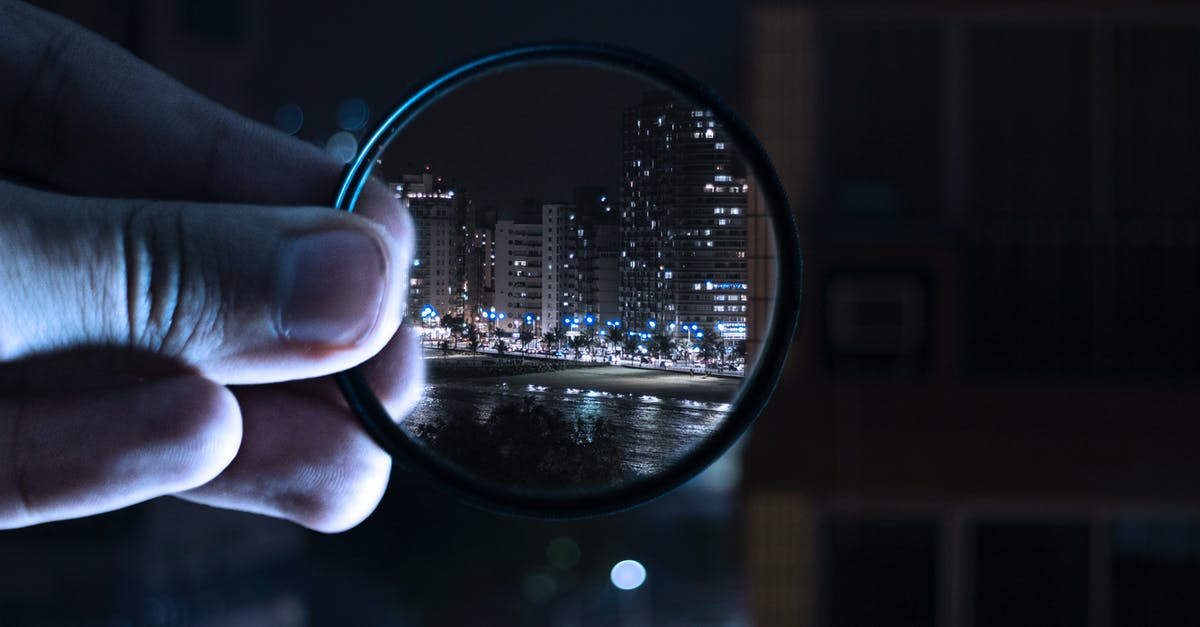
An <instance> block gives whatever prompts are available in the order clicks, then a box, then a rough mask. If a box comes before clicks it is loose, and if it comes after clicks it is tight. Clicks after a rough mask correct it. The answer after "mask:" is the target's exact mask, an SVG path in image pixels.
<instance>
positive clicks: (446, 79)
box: [334, 42, 802, 519]
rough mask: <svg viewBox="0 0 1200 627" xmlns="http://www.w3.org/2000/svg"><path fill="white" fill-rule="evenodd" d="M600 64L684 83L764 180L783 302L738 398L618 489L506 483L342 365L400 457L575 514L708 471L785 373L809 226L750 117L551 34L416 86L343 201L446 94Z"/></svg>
mask: <svg viewBox="0 0 1200 627" xmlns="http://www.w3.org/2000/svg"><path fill="white" fill-rule="evenodd" d="M547 62H552V63H553V62H560V63H576V64H584V65H597V66H601V67H605V68H609V69H615V70H618V71H622V72H624V73H626V74H631V75H633V76H637V77H640V78H643V79H646V80H649V81H651V82H656V83H659V84H661V85H662V86H664V87H666V88H668V89H670V90H672V91H674V92H675V93H676V94H678V95H679V96H682V97H684V98H688V99H691V100H692V101H694V102H695V103H697V104H699V105H700V106H702V107H704V108H706V109H709V110H711V111H712V112H713V116H714V118H716V120H718V121H719V122H720V123H721V124H722V125H723V126H724V129H725V132H726V133H728V134H729V136H730V139H731V140H732V141H733V142H735V144H736V145H737V146H738V150H739V153H740V156H741V158H742V160H743V161H744V163H745V165H746V167H747V170H748V172H749V173H751V174H752V175H753V177H754V179H755V180H756V181H757V182H758V185H759V190H758V191H759V193H761V194H762V196H763V198H764V200H765V201H766V213H767V215H768V216H769V217H770V218H771V221H772V225H773V227H774V236H775V249H776V256H777V275H776V293H775V303H774V308H773V311H772V318H771V322H770V329H769V331H768V333H767V335H766V337H765V339H764V342H763V352H762V354H761V355H760V356H759V358H758V361H757V363H756V364H755V365H754V368H753V370H752V371H751V372H747V374H746V385H745V386H744V387H743V388H742V390H741V392H740V393H739V396H738V398H737V400H736V401H735V402H734V406H733V408H732V409H731V410H730V412H729V413H728V414H727V415H726V417H725V418H724V419H723V420H722V422H721V425H720V426H718V427H717V428H716V429H715V430H714V432H713V433H712V434H711V435H710V436H709V437H708V438H707V439H705V440H704V441H703V442H702V443H701V444H699V445H698V446H696V447H695V448H694V449H692V450H691V451H690V452H688V453H687V454H686V455H684V456H683V457H682V458H680V459H679V460H678V462H677V463H675V464H673V465H672V466H671V467H670V468H669V469H667V470H665V471H663V472H662V473H659V474H656V475H653V476H650V477H643V478H638V479H634V480H630V481H628V482H624V483H621V484H620V485H618V486H616V487H614V488H610V489H588V490H583V491H579V492H566V491H563V492H557V491H556V492H547V491H537V490H528V491H523V490H519V489H512V488H505V487H501V486H498V485H495V484H491V483H488V482H486V481H482V480H479V479H477V478H473V477H472V476H471V475H469V474H468V473H466V472H465V471H463V470H462V469H460V468H458V467H456V466H455V465H453V464H451V463H449V462H447V461H445V460H443V459H441V458H440V457H439V456H437V455H435V454H433V453H432V452H430V451H429V450H428V449H427V448H426V447H425V446H423V445H421V444H419V443H417V442H415V441H414V440H413V439H412V438H411V437H410V436H409V435H408V434H407V433H406V432H405V431H404V429H403V428H402V427H401V426H400V425H399V424H398V423H397V422H396V421H395V420H393V419H392V417H391V416H390V415H389V414H388V412H387V410H386V409H385V408H384V407H383V405H382V403H380V402H379V399H378V397H377V396H376V395H375V393H374V392H373V391H372V390H371V388H370V385H368V383H367V381H366V378H365V376H364V375H363V373H362V370H361V368H360V367H354V368H351V369H349V370H346V371H344V372H340V373H338V374H336V375H335V379H336V381H337V384H338V388H339V389H340V390H341V392H342V395H343V396H344V397H345V399H346V402H347V403H348V404H349V406H350V409H351V411H353V412H354V414H355V415H356V416H358V418H359V420H360V421H361V422H362V424H363V426H364V428H365V429H366V430H367V432H368V433H369V434H370V435H371V437H372V438H373V439H374V440H375V442H376V443H377V444H379V446H380V447H382V448H383V449H384V450H385V451H387V452H388V453H389V454H390V455H392V457H393V459H395V460H397V461H398V462H400V463H404V462H407V464H406V465H408V466H411V467H412V468H413V469H415V470H417V471H418V472H420V473H422V474H424V475H426V476H427V477H428V478H430V479H432V480H434V481H435V482H437V483H439V484H441V485H443V486H445V487H446V488H448V489H449V490H450V491H451V492H453V493H455V494H456V495H457V496H459V497H460V498H462V499H463V500H465V501H467V502H469V503H472V504H474V505H476V506H479V507H482V508H484V509H488V510H492V511H497V512H502V513H507V514H514V515H519V516H528V517H535V518H549V519H566V518H580V517H586V516H594V515H598V514H605V513H612V512H617V511H622V510H625V509H628V508H631V507H635V506H637V505H640V504H643V503H645V502H647V501H650V500H652V499H654V498H656V497H658V496H661V495H663V494H665V493H666V492H669V491H670V490H672V489H674V488H676V487H678V486H679V485H681V484H683V483H684V482H686V481H687V480H688V479H691V478H692V477H694V476H696V475H697V474H699V473H700V472H701V471H702V470H704V469H705V468H707V467H708V466H710V465H711V464H712V463H713V462H714V461H716V459H717V458H718V457H719V456H720V455H721V454H722V453H724V452H725V451H726V450H728V449H729V447H731V446H732V445H733V444H734V443H735V442H736V441H737V440H738V438H739V437H740V436H741V435H742V434H743V433H745V431H746V430H747V429H749V427H750V425H751V424H753V423H754V420H755V419H756V418H757V417H758V415H759V413H761V411H762V409H763V408H764V407H765V406H766V404H767V401H768V400H769V399H770V397H771V394H772V392H773V391H774V389H775V386H776V385H777V384H778V382H779V376H780V373H781V372H782V369H783V365H784V362H785V360H786V357H787V352H788V349H789V347H790V345H791V340H792V337H793V335H794V334H795V330H796V325H797V321H798V318H799V313H800V298H801V291H802V290H801V274H802V272H801V270H802V266H801V264H802V260H801V253H800V243H799V241H800V240H799V234H798V231H797V229H796V222H795V218H794V216H793V214H792V211H791V209H790V208H789V204H788V202H787V195H786V194H785V192H784V189H783V185H782V184H781V182H780V180H779V176H778V174H777V173H776V171H775V168H774V167H773V166H772V164H771V160H770V158H769V157H768V156H767V153H766V151H765V150H764V149H763V147H762V144H761V143H760V142H759V141H758V139H757V138H755V137H754V135H753V134H752V133H751V132H750V129H749V127H748V126H747V125H746V124H745V122H743V121H742V119H741V118H740V117H739V116H738V115H737V114H735V113H734V112H733V110H732V109H731V108H730V107H729V106H728V105H726V104H725V102H724V101H723V100H722V99H721V98H720V97H718V96H717V95H716V93H714V92H713V91H712V90H710V89H709V88H708V87H706V86H705V85H704V84H702V83H701V82H699V81H698V80H696V79H694V78H692V77H691V76H689V75H688V74H686V73H684V72H682V71H680V70H678V69H676V68H675V67H673V66H671V65H669V64H667V63H665V62H663V61H659V60H658V59H655V58H653V57H650V56H647V55H645V54H643V53H640V52H635V51H632V50H626V49H622V48H617V47H613V46H608V45H603V44H594V43H576V42H547V43H534V44H528V45H521V46H516V47H511V48H505V49H503V50H499V51H496V52H492V53H490V54H486V55H483V56H480V57H478V58H475V59H473V60H470V61H467V62H466V63H462V64H460V65H458V66H456V67H455V68H453V69H451V70H450V71H448V72H445V73H443V74H440V75H438V76H437V77H436V78H434V79H433V80H431V81H428V82H426V83H423V84H421V85H420V86H419V87H418V88H416V89H414V90H413V91H412V92H411V93H410V94H409V95H408V97H406V98H405V99H404V100H402V101H401V104H399V105H398V106H396V107H394V108H393V109H391V112H390V114H389V115H388V117H387V118H385V119H384V120H383V121H382V122H381V123H380V124H379V125H378V126H377V127H376V128H375V130H374V131H373V132H372V133H371V135H370V136H369V137H368V139H367V140H366V141H365V142H364V143H363V146H362V148H361V150H360V151H359V153H358V155H357V156H356V157H355V159H354V160H353V161H351V162H350V163H349V164H348V165H347V167H346V171H345V174H344V175H343V178H342V184H341V186H340V188H339V189H338V192H337V196H336V198H335V201H334V207H335V208H336V209H339V210H343V211H353V210H354V206H355V204H356V203H357V201H358V197H359V194H360V193H361V191H362V189H363V186H364V185H365V184H366V182H367V181H368V180H369V178H370V175H371V171H372V169H373V168H374V165H375V163H376V162H377V160H378V159H379V157H380V155H381V154H382V152H383V151H384V150H385V149H386V148H387V146H388V145H389V144H390V142H391V140H392V139H393V138H395V137H396V136H397V135H398V134H399V133H400V132H401V131H402V130H403V129H404V127H405V126H406V125H407V124H408V123H409V122H410V121H411V120H412V119H414V118H415V117H417V116H418V115H420V114H421V112H422V111H424V110H425V108H427V107H428V106H430V105H432V104H433V103H434V102H436V101H437V100H438V99H440V98H441V97H442V96H445V95H446V94H448V93H450V92H451V91H453V90H455V89H457V88H458V87H460V86H462V85H464V84H466V83H469V82H471V81H473V80H475V79H478V78H481V77H483V76H486V75H489V74H493V73H495V72H499V71H502V70H506V69H513V68H518V67H521V66H525V65H530V64H535V63H547Z"/></svg>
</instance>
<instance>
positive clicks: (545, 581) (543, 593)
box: [521, 573, 558, 605]
mask: <svg viewBox="0 0 1200 627" xmlns="http://www.w3.org/2000/svg"><path fill="white" fill-rule="evenodd" d="M521 587H522V588H523V589H524V591H525V598H526V599H529V601H530V602H531V603H536V604H538V605H542V604H544V603H546V602H547V601H549V600H550V599H552V598H553V597H554V593H556V592H558V582H557V581H555V580H554V578H553V577H551V576H550V575H547V574H545V573H530V574H528V575H526V576H525V581H524V582H523V583H522V585H521Z"/></svg>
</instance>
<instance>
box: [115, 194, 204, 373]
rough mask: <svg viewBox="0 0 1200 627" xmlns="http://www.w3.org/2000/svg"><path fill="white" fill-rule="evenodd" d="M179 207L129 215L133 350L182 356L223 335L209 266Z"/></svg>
mask: <svg viewBox="0 0 1200 627" xmlns="http://www.w3.org/2000/svg"><path fill="white" fill-rule="evenodd" d="M185 223H186V216H185V214H184V211H183V209H182V208H181V207H179V206H173V205H171V204H168V203H160V202H147V203H143V204H141V205H139V206H137V207H134V208H132V209H131V210H129V211H128V215H127V218H126V220H125V224H124V228H123V229H122V237H121V239H122V243H121V246H122V249H123V253H124V255H123V258H124V262H125V279H126V299H125V300H126V308H125V310H126V316H127V320H126V326H127V329H128V332H129V343H130V345H131V346H132V347H135V348H140V349H145V350H150V351H153V352H156V353H158V354H161V355H166V356H172V357H174V356H183V355H185V354H186V353H187V349H188V347H189V346H191V345H194V344H195V343H197V342H198V341H200V340H201V339H203V338H208V337H211V336H212V335H214V334H217V333H218V332H219V331H220V320H221V317H220V315H219V309H218V308H215V307H212V306H210V305H211V303H210V302H209V296H208V295H209V293H210V291H211V289H212V286H210V285H209V283H210V282H212V281H214V280H215V279H214V278H213V277H212V275H213V273H212V272H209V271H207V270H208V268H207V267H206V266H208V265H209V264H208V263H207V260H206V259H205V257H204V255H203V253H202V251H200V250H199V249H198V248H197V247H196V246H195V244H194V243H193V242H191V241H189V239H188V237H187V236H186V234H185Z"/></svg>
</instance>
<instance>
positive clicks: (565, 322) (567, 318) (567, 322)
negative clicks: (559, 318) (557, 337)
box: [563, 316, 571, 324]
mask: <svg viewBox="0 0 1200 627" xmlns="http://www.w3.org/2000/svg"><path fill="white" fill-rule="evenodd" d="M563 324H571V317H570V316H563Z"/></svg>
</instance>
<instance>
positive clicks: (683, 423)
mask: <svg viewBox="0 0 1200 627" xmlns="http://www.w3.org/2000/svg"><path fill="white" fill-rule="evenodd" d="M527 400H531V401H533V402H535V403H537V404H541V405H545V406H547V407H550V408H553V409H555V410H558V411H561V412H562V413H563V415H564V416H567V417H577V418H579V419H581V420H582V421H583V423H584V424H586V425H590V424H594V423H595V421H598V420H606V421H610V422H611V426H612V427H613V432H614V433H615V434H617V436H618V437H619V438H620V440H621V441H622V444H623V445H624V446H625V450H626V451H628V453H629V464H630V468H629V470H630V472H631V473H632V474H635V475H644V474H649V473H653V472H656V471H658V470H659V469H661V468H662V467H663V465H664V464H666V463H669V462H671V461H673V460H675V459H677V458H678V457H679V456H681V455H683V454H685V453H686V452H687V451H688V450H689V449H691V448H692V447H693V446H695V445H696V444H698V443H699V442H700V441H701V440H702V439H703V437H704V436H705V435H707V434H708V433H709V432H710V431H711V430H712V429H714V428H716V427H717V426H718V425H719V424H720V422H721V420H722V418H724V416H725V414H726V413H727V412H728V411H729V409H730V404H729V403H711V402H704V401H694V400H690V399H678V398H672V397H660V396H655V395H643V394H622V393H614V392H609V391H604V390H591V389H580V388H574V387H553V386H546V385H534V384H530V385H524V386H518V387H514V386H509V385H508V384H507V383H494V382H484V381H477V382H473V381H470V380H462V381H456V382H454V383H445V382H434V383H427V384H426V385H425V395H424V399H423V400H422V402H421V404H420V405H419V406H418V407H417V408H416V409H415V410H414V411H413V413H412V414H410V415H409V416H408V417H407V418H406V419H405V424H406V425H418V424H423V423H428V422H430V421H432V420H434V419H436V418H437V417H439V416H448V415H455V414H456V413H460V412H462V410H463V409H464V408H465V409H470V410H471V411H473V412H474V413H475V415H477V416H480V417H481V418H482V417H486V416H488V415H489V414H490V413H491V411H492V410H493V409H495V408H496V406H498V405H500V404H502V403H504V402H513V401H519V402H526V401H527Z"/></svg>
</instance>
